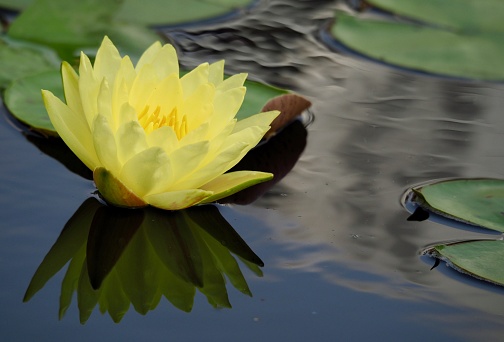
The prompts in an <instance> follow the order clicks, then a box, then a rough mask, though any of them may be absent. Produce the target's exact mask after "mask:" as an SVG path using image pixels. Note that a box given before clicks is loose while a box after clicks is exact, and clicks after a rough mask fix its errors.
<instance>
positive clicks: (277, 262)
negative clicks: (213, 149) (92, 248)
mask: <svg viewBox="0 0 504 342" xmlns="http://www.w3.org/2000/svg"><path fill="white" fill-rule="evenodd" d="M338 6H339V4H338V3H337V2H335V1H322V0H319V1H315V0H304V1H302V0H291V1H287V0H277V1H275V0H272V1H264V2H260V3H259V4H258V6H256V7H255V8H253V9H252V10H251V12H250V13H247V14H245V15H244V16H243V17H241V18H239V19H236V20H234V21H231V22H227V23H224V24H215V25H211V26H206V27H204V28H201V27H199V28H198V27H190V28H188V29H185V30H183V29H172V30H166V32H165V34H166V36H167V37H168V39H169V40H170V41H171V42H173V43H174V44H175V45H176V46H177V48H178V49H179V54H180V58H181V61H182V63H183V64H184V65H186V66H191V67H192V66H194V65H196V64H198V63H200V62H203V61H214V60H218V59H222V58H224V59H226V66H227V68H228V69H227V70H228V71H229V72H236V71H246V72H249V74H250V78H252V79H257V80H261V81H265V82H268V83H272V84H275V85H278V86H282V87H286V88H290V89H294V90H295V91H297V92H298V93H300V94H302V95H304V96H306V97H308V98H309V99H310V100H311V101H312V102H313V107H312V112H313V113H314V115H315V121H314V122H313V123H312V124H311V125H310V126H309V127H308V140H307V146H306V149H305V151H304V153H303V155H302V156H301V159H300V160H299V162H298V163H297V165H296V166H295V167H294V169H293V170H292V172H291V173H290V174H288V175H287V176H286V177H285V178H284V179H283V180H282V181H281V182H280V183H279V184H277V185H276V186H275V187H274V188H272V189H271V190H270V191H269V192H268V193H267V194H266V195H265V196H264V197H262V198H261V199H259V200H258V201H256V202H255V203H253V204H252V205H248V206H222V207H220V208H219V209H220V211H221V213H222V214H223V215H224V217H225V218H226V219H227V220H228V221H229V222H230V223H231V224H232V225H233V227H234V228H235V229H236V231H237V232H238V233H239V234H240V235H241V236H242V237H243V239H244V240H245V241H246V242H247V243H248V244H249V246H250V247H251V248H252V249H253V250H254V251H255V253H257V254H258V255H259V256H260V257H261V259H262V260H263V261H264V263H265V267H264V268H263V272H264V275H263V277H257V276H256V275H254V274H253V273H252V272H250V271H248V270H247V269H246V268H245V267H242V271H243V272H244V274H245V277H246V279H247V282H248V285H249V287H250V289H251V291H252V293H253V297H252V298H250V297H247V296H245V295H243V294H241V293H240V292H238V291H237V290H235V289H234V288H233V287H232V286H231V285H228V292H229V297H230V302H231V304H232V305H233V308H232V309H214V308H212V306H210V305H209V304H208V303H207V302H206V298H205V297H204V296H203V295H202V294H201V293H198V294H197V295H196V299H195V303H194V306H193V310H192V312H191V313H184V312H182V311H179V310H178V309H176V308H175V307H173V306H172V305H171V304H170V303H168V302H167V301H166V300H164V299H163V300H161V303H160V304H159V306H158V307H157V308H156V309H155V310H154V311H151V312H149V313H148V314H147V315H145V316H141V315H140V314H138V313H137V312H135V311H134V309H133V308H130V310H129V311H128V313H127V314H126V315H125V317H124V318H123V320H122V322H121V323H120V324H115V323H113V321H112V320H111V319H110V317H108V316H107V315H101V314H100V313H99V312H98V310H95V312H93V314H92V315H91V317H90V319H89V320H88V322H87V323H86V324H85V325H81V324H80V323H79V318H78V310H77V304H76V302H75V298H74V302H73V303H72V305H71V307H70V308H69V309H68V312H67V314H66V316H65V317H64V318H63V319H62V320H61V321H58V301H59V294H60V286H61V280H62V278H63V273H64V272H60V273H59V274H58V275H56V276H55V277H54V278H52V279H51V280H50V281H49V282H48V284H47V285H46V286H45V287H44V288H43V289H42V290H41V291H40V292H39V293H38V294H36V295H35V296H34V297H33V299H31V300H30V301H29V302H28V303H22V299H23V295H24V292H25V290H26V288H27V286H28V283H29V282H30V279H31V277H32V276H33V273H34V272H35V270H36V269H37V267H38V265H39V264H40V262H41V261H42V259H43V258H44V256H45V255H46V253H47V252H48V250H49V249H50V248H51V246H52V245H53V243H54V241H55V240H56V239H57V237H58V235H59V233H60V231H61V229H62V228H63V226H64V225H65V223H66V222H67V220H68V219H69V218H70V217H71V216H72V215H73V214H74V212H75V211H76V210H77V208H78V207H79V206H80V205H81V203H82V202H83V201H84V200H85V199H86V198H88V197H90V196H91V194H92V192H93V191H94V186H93V184H92V183H91V182H90V181H87V180H85V179H83V178H81V177H79V176H77V175H75V174H73V173H71V172H69V171H68V170H67V169H66V168H65V167H64V166H62V165H61V164H60V163H59V162H57V161H55V160H54V159H52V158H50V157H48V156H47V155H46V154H43V153H42V152H40V151H39V150H38V149H37V147H35V145H33V144H32V143H30V142H29V141H28V140H27V139H26V138H25V137H24V135H23V134H22V133H21V132H20V131H19V130H18V129H17V128H16V127H15V126H12V125H11V124H10V123H9V122H8V120H7V119H8V118H7V117H6V116H5V115H3V116H2V120H1V122H0V160H1V161H0V163H1V166H2V167H1V169H0V179H1V182H0V194H1V197H0V203H1V206H0V207H1V209H0V222H1V223H0V224H1V229H0V276H1V279H2V281H1V282H0V307H1V309H0V336H1V337H2V340H4V341H31V340H33V341H35V340H37V341H60V340H61V341H63V340H72V341H89V340H95V341H101V340H128V341H129V340H131V341H136V340H140V339H142V340H143V339H147V340H172V341H202V340H207V341H231V340H233V341H258V340H265V341H287V340H290V341H308V340H310V341H355V340H383V341H386V340H388V341H393V340H395V341H406V340H407V341H425V340H450V341H458V340H460V341H464V340H487V341H488V340H498V339H499V337H500V336H501V333H502V329H503V327H504V324H503V314H504V290H503V289H502V288H499V287H495V286H491V285H487V284H484V283H480V282H477V281H475V280H473V279H470V278H467V277H465V276H462V275H459V274H457V273H455V272H454V271H451V270H450V269H449V268H447V267H445V266H444V265H440V266H439V267H438V268H436V269H434V270H432V271H430V270H429V269H430V267H431V265H432V264H433V261H432V260H431V259H424V258H422V257H420V256H419V251H420V250H421V249H422V248H423V247H425V246H426V245H429V244H432V243H436V242H440V241H445V240H452V239H468V238H477V237H482V236H483V234H481V233H476V232H474V233H473V232H469V231H462V230H457V229H453V228H449V227H445V226H441V225H438V224H436V223H430V222H421V223H413V222H407V221H406V218H407V216H408V213H407V212H406V211H405V210H404V209H403V208H402V207H401V205H400V201H399V200H400V196H401V194H402V193H403V191H404V190H405V189H406V188H407V187H409V186H411V185H414V184H416V183H418V182H423V181H427V180H431V179H435V178H443V177H501V178H502V177H504V171H503V170H504V149H503V148H502V146H503V141H504V135H503V128H504V115H503V114H502V108H503V105H504V87H503V86H502V85H497V84H489V83H476V82H461V81H456V80H446V79H440V78H434V77H429V76H424V75H416V74H413V73H408V72H403V71H398V70H393V69H390V68H387V67H384V66H379V65H376V64H372V63H370V62H367V61H362V60H358V59H355V58H354V57H346V56H344V55H341V54H337V53H335V52H332V51H331V50H330V49H329V48H327V47H325V46H324V45H323V44H322V43H321V42H320V39H319V30H320V28H322V27H323V25H324V24H325V23H327V20H328V19H329V18H331V17H332V16H333V11H334V10H335V9H336V8H337V7H338Z"/></svg>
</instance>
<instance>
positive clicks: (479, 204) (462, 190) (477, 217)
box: [413, 179, 504, 232]
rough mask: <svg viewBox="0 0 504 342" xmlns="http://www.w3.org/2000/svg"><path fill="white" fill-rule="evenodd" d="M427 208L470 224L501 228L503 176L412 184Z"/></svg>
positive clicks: (502, 217) (502, 225)
mask: <svg viewBox="0 0 504 342" xmlns="http://www.w3.org/2000/svg"><path fill="white" fill-rule="evenodd" d="M413 191H414V192H415V194H416V195H417V197H418V198H417V200H416V201H417V202H419V204H420V205H421V206H423V207H426V208H427V209H429V210H433V211H434V212H436V213H439V214H441V215H444V216H447V217H448V218H454V219H456V220H461V221H464V222H467V223H470V224H473V225H478V226H482V227H485V228H488V229H492V230H496V231H499V232H504V180H502V179H454V180H447V181H441V182H437V183H433V184H428V185H424V186H421V187H417V188H414V189H413Z"/></svg>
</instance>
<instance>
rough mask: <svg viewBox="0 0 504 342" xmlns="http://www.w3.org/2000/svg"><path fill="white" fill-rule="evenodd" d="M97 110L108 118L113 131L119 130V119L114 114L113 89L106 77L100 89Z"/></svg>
mask: <svg viewBox="0 0 504 342" xmlns="http://www.w3.org/2000/svg"><path fill="white" fill-rule="evenodd" d="M97 110H98V113H100V115H103V116H104V117H105V118H106V119H107V121H108V123H109V125H110V127H111V128H112V131H113V132H115V131H116V130H117V121H116V118H115V117H114V116H113V115H112V91H111V90H110V87H109V82H108V81H107V79H106V78H104V79H103V80H102V83H101V85H100V90H99V91H98V100H97Z"/></svg>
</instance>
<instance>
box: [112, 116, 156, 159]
mask: <svg viewBox="0 0 504 342" xmlns="http://www.w3.org/2000/svg"><path fill="white" fill-rule="evenodd" d="M116 141H117V150H118V151H117V154H118V156H119V162H120V163H121V164H123V165H124V164H125V163H126V162H127V161H128V160H129V159H130V158H131V157H133V156H134V155H136V154H138V153H140V152H142V151H143V150H146V149H147V148H148V147H149V145H148V144H147V136H146V135H145V131H144V129H143V127H142V126H140V124H139V123H138V121H136V120H134V121H130V122H128V123H125V124H123V125H121V127H119V129H118V130H117V134H116Z"/></svg>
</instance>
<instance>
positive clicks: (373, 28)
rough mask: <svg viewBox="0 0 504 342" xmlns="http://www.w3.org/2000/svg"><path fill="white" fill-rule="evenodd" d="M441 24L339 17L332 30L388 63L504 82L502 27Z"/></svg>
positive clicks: (352, 45) (349, 43)
mask: <svg viewBox="0 0 504 342" xmlns="http://www.w3.org/2000/svg"><path fill="white" fill-rule="evenodd" d="M424 3H425V1H420V2H418V1H417V2H416V7H412V8H411V9H409V10H410V11H409V12H407V13H408V14H410V13H412V12H413V11H414V9H415V8H423V7H424V6H428V5H424ZM450 3H452V2H450ZM411 6H413V5H411ZM391 7H392V5H391ZM402 7H403V6H401V8H402ZM458 7H461V6H455V5H452V6H449V9H450V10H452V9H453V8H458ZM500 7H502V6H499V8H500ZM394 8H395V7H394ZM499 8H496V9H495V12H496V13H498V14H499V16H500V17H502V15H503V14H504V9H503V10H502V11H500V10H499ZM438 10H440V11H441V10H442V9H438ZM466 11H467V12H468V14H470V15H472V12H471V8H470V6H467V7H466ZM418 12H421V11H420V10H418ZM448 14H450V15H451V13H448ZM445 15H446V16H447V14H446V13H445ZM424 17H425V18H424ZM427 17H428V15H426V14H425V15H424V16H422V17H421V19H426V20H427V19H428V18H427ZM440 24H441V20H439V23H438V22H430V21H428V22H426V23H425V24H422V23H419V22H411V21H410V22H408V21H401V22H398V21H397V20H396V18H395V17H393V16H390V17H380V19H376V18H375V19H364V18H361V17H357V16H352V15H348V14H344V13H337V15H336V20H335V23H334V24H333V26H332V27H331V29H330V32H331V34H332V37H333V38H334V39H335V40H336V41H337V42H339V43H340V44H342V45H343V46H344V47H346V48H349V49H350V50H352V51H355V52H357V53H359V54H362V55H364V56H367V57H370V58H372V59H375V60H378V61H380V62H385V63H387V64H391V65H395V66H399V67H403V68H408V69H412V70H416V71H421V72H427V73H434V74H440V75H446V76H451V77H461V78H473V79H481V80H493V81H497V80H503V79H504V64H503V63H502V60H503V59H504V35H503V34H502V33H503V32H504V31H503V30H504V28H503V27H499V28H500V29H501V30H499V31H494V30H491V29H489V28H488V27H487V26H485V25H481V26H477V27H474V26H473V25H472V24H474V23H471V25H469V24H468V26H467V27H464V28H458V27H457V29H453V28H451V27H446V26H440ZM445 24H446V25H448V24H450V23H445ZM459 24H461V23H453V25H459ZM501 26H502V25H501ZM330 43H331V42H330ZM332 43H334V41H333V42H332Z"/></svg>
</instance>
